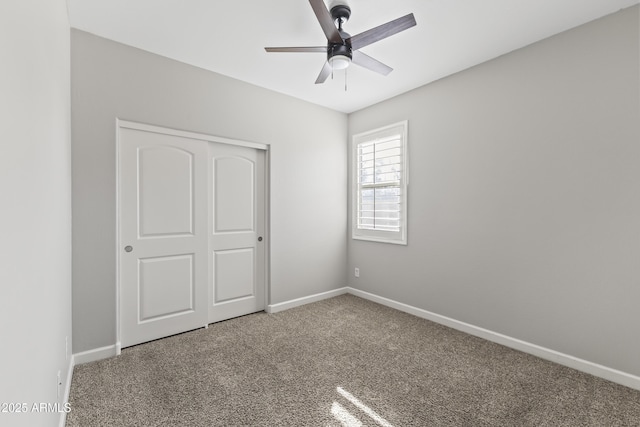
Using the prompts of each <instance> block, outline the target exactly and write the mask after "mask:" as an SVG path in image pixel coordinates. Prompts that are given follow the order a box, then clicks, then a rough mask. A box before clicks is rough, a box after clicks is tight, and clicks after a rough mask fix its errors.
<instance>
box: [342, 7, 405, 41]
mask: <svg viewBox="0 0 640 427" xmlns="http://www.w3.org/2000/svg"><path fill="white" fill-rule="evenodd" d="M414 25H416V19H415V18H414V17H413V13H410V14H408V15H405V16H403V17H402V18H398V19H394V20H393V21H389V22H387V23H386V24H382V25H379V26H377V27H375V28H372V29H370V30H367V31H365V32H363V33H360V34H356V35H355V36H353V37H351V39H347V41H349V40H350V41H351V48H352V49H353V50H356V49H360V48H363V47H365V46H368V45H370V44H371V43H375V42H377V41H380V40H382V39H385V38H387V37H389V36H392V35H394V34H397V33H399V32H400V31H404V30H406V29H408V28H411V27H413V26H414Z"/></svg>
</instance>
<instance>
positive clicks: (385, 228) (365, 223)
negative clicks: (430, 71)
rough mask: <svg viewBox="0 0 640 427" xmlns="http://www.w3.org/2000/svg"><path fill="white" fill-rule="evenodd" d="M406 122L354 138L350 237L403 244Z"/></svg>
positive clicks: (404, 241) (404, 228)
mask: <svg viewBox="0 0 640 427" xmlns="http://www.w3.org/2000/svg"><path fill="white" fill-rule="evenodd" d="M406 133H407V123H406V122H402V123H398V124H395V125H391V126H387V127H384V128H381V129H376V130H374V131H371V132H367V133H363V134H358V135H355V136H354V139H353V144H354V152H353V157H354V174H355V176H354V183H355V186H354V200H353V204H354V212H353V216H354V224H353V233H352V235H353V238H355V239H364V240H374V241H383V242H389V243H400V244H406V214H407V211H406V172H407V171H406V169H407V168H406V165H407V161H406V158H407V153H406V145H407V144H406Z"/></svg>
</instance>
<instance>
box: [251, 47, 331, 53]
mask: <svg viewBox="0 0 640 427" xmlns="http://www.w3.org/2000/svg"><path fill="white" fill-rule="evenodd" d="M264 50H266V51H267V52H319V53H327V47H326V46H306V47H265V48H264Z"/></svg>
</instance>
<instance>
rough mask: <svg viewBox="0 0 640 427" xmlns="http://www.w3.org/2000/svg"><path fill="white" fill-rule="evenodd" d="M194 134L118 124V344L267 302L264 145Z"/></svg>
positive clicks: (196, 324) (182, 328)
mask: <svg viewBox="0 0 640 427" xmlns="http://www.w3.org/2000/svg"><path fill="white" fill-rule="evenodd" d="M127 123H128V122H127ZM165 131H166V132H165ZM172 132H173V133H172ZM185 135H187V136H185ZM190 135H191V134H187V133H180V132H177V131H169V130H163V129H162V128H156V127H151V126H145V125H138V126H136V125H135V124H125V125H122V124H121V125H120V127H119V129H118V152H119V159H118V161H119V162H118V165H119V169H118V184H119V185H118V191H119V196H118V197H119V247H118V251H119V272H120V274H119V282H120V283H119V304H118V306H119V311H120V316H119V321H120V324H119V337H120V338H119V341H120V345H121V346H122V347H127V346H131V345H135V344H139V343H142V342H146V341H151V340H154V339H158V338H162V337H166V336H169V335H173V334H176V333H180V332H185V331H188V330H192V329H196V328H200V327H203V326H205V325H206V324H208V323H210V322H215V321H220V320H225V319H229V318H231V317H236V316H240V315H244V314H249V313H253V312H256V311H261V310H263V309H264V307H265V283H266V279H265V271H266V263H265V242H264V230H265V191H266V187H265V184H264V183H265V152H264V150H260V149H256V148H250V147H243V146H235V145H229V144H225V143H218V142H211V141H208V140H204V139H200V138H197V137H190ZM194 135H195V134H194Z"/></svg>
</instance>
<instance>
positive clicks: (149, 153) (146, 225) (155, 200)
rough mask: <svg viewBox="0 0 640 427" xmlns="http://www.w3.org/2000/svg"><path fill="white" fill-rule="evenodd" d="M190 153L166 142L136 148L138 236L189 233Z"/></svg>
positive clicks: (190, 213) (191, 168)
mask: <svg viewBox="0 0 640 427" xmlns="http://www.w3.org/2000/svg"><path fill="white" fill-rule="evenodd" d="M193 178H194V171H193V154H192V153H189V152H187V151H185V150H182V149H177V148H174V147H168V146H158V147H141V148H140V149H139V150H138V201H139V203H140V206H139V208H138V209H139V213H140V215H139V219H140V228H139V229H140V231H139V233H140V237H158V236H171V235H174V236H176V235H185V234H193V206H194V200H193Z"/></svg>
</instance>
